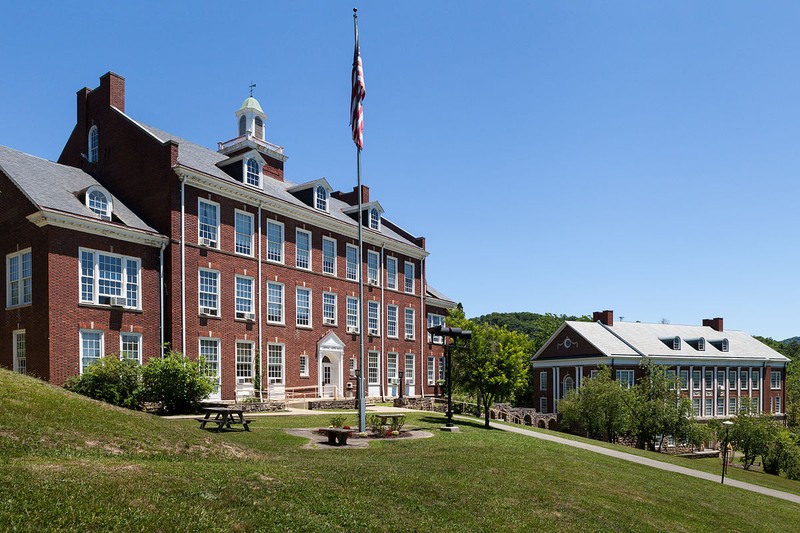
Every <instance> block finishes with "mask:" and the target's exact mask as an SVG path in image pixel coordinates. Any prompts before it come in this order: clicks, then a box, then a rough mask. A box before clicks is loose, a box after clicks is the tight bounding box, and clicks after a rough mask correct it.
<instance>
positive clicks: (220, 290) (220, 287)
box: [197, 268, 235, 318]
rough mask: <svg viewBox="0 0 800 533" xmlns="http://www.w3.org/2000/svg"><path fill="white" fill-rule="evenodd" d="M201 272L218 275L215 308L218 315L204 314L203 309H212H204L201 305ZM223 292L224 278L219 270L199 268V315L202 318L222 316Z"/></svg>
mask: <svg viewBox="0 0 800 533" xmlns="http://www.w3.org/2000/svg"><path fill="white" fill-rule="evenodd" d="M201 272H212V273H214V274H216V275H217V294H216V296H217V306H216V307H215V308H214V309H215V310H216V312H217V314H216V315H212V314H206V313H203V309H211V308H210V307H203V306H202V305H200V293H201V292H202V291H201V290H200V273H201ZM221 292H222V276H221V275H220V273H219V270H214V269H211V268H198V269H197V313H198V314H199V315H201V316H208V317H214V318H220V317H221V316H222V309H221V305H220V304H221V301H220V299H221V296H220V293H221ZM234 301H235V298H234Z"/></svg>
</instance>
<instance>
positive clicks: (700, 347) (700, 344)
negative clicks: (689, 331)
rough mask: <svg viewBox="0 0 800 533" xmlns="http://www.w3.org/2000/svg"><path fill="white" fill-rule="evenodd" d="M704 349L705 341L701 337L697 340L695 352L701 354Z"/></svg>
mask: <svg viewBox="0 0 800 533" xmlns="http://www.w3.org/2000/svg"><path fill="white" fill-rule="evenodd" d="M705 349H706V340H705V339H704V338H703V337H700V338H699V339H697V351H698V352H702V351H705Z"/></svg>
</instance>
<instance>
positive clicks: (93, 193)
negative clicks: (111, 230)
mask: <svg viewBox="0 0 800 533" xmlns="http://www.w3.org/2000/svg"><path fill="white" fill-rule="evenodd" d="M86 207H88V208H89V209H91V210H92V212H93V213H95V214H97V215H99V216H100V218H102V219H103V220H111V199H110V197H109V196H108V194H107V193H105V192H104V191H103V190H102V189H101V188H99V187H97V186H93V187H90V188H89V190H88V191H86Z"/></svg>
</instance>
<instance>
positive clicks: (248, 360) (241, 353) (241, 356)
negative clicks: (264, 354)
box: [236, 341, 255, 384]
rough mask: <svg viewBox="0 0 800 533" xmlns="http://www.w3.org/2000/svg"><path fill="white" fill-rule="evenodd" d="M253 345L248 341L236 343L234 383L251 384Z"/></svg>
mask: <svg viewBox="0 0 800 533" xmlns="http://www.w3.org/2000/svg"><path fill="white" fill-rule="evenodd" d="M254 351H255V345H254V344H253V343H252V342H249V341H236V383H240V384H252V383H253V361H254V358H253V352H254Z"/></svg>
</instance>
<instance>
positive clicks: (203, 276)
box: [198, 268, 219, 316]
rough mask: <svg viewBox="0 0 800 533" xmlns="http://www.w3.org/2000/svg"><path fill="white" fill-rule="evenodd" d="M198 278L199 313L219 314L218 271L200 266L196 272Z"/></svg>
mask: <svg viewBox="0 0 800 533" xmlns="http://www.w3.org/2000/svg"><path fill="white" fill-rule="evenodd" d="M198 279H199V282H200V291H199V293H198V302H199V304H200V305H199V307H200V310H199V313H200V314H201V315H205V316H219V272H217V271H216V270H208V269H206V268H201V269H200V270H199V272H198Z"/></svg>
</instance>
